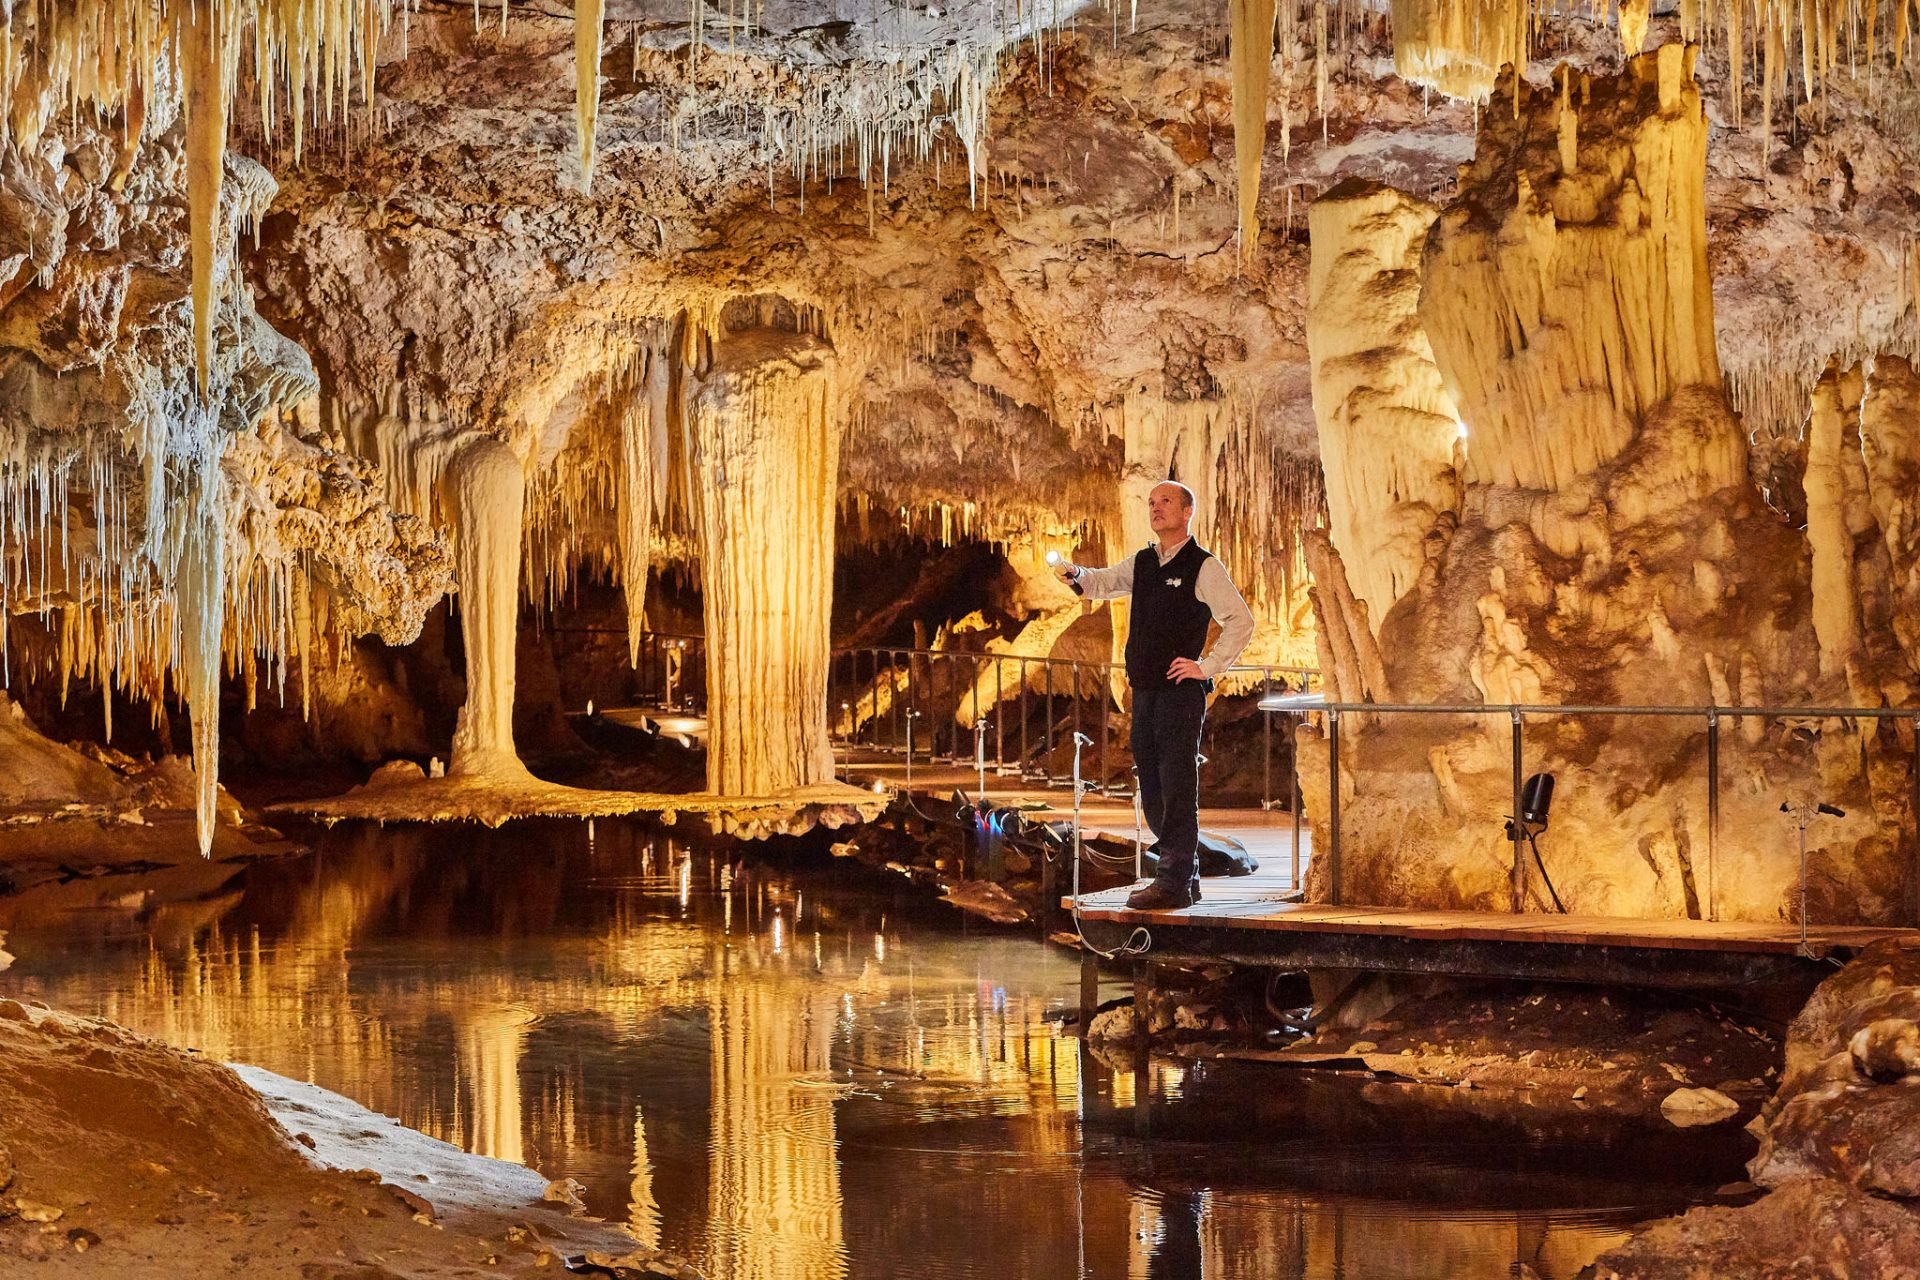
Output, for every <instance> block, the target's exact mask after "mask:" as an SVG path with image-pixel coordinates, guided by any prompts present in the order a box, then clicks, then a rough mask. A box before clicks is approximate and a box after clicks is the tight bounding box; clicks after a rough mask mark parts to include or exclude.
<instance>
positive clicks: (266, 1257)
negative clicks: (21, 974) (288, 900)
mask: <svg viewBox="0 0 1920 1280" xmlns="http://www.w3.org/2000/svg"><path fill="white" fill-rule="evenodd" d="M249 1082H252V1084H254V1085H258V1086H260V1088H261V1089H263V1090H264V1091H265V1092H266V1093H267V1095H268V1098H266V1099H263V1096H262V1092H259V1091H256V1089H255V1088H254V1087H250V1084H249ZM268 1099H271V1102H272V1110H271V1111H270V1110H269V1101H268ZM281 1121H285V1125H284V1126H283V1124H282V1123H281ZM290 1129H291V1130H292V1132H291V1133H290V1132H289V1130H290ZM329 1162H338V1163H340V1164H342V1165H344V1166H346V1167H347V1168H348V1169H351V1170H352V1171H351V1172H347V1171H342V1170H341V1169H337V1168H329V1167H325V1166H326V1164H327V1163H329ZM567 1192H568V1189H567V1188H564V1187H559V1188H553V1189H552V1190H551V1191H549V1189H548V1186H547V1184H546V1182H545V1181H544V1179H542V1178H541V1177H540V1175H538V1174H537V1173H534V1172H532V1171H530V1170H528V1169H525V1168H523V1167H520V1166H517V1165H509V1164H506V1163H504V1162H501V1161H496V1160H487V1159H484V1158H481V1157H477V1156H470V1155H466V1154H465V1153H463V1152H461V1151H459V1150H458V1149H457V1148H454V1147H450V1146H447V1145H446V1144H444V1143H438V1142H434V1141H433V1140H431V1139H428V1138H425V1137H423V1136H421V1135H419V1134H415V1133H411V1132H409V1131H406V1130H404V1129H401V1128H400V1127H399V1126H398V1125H397V1124H395V1123H394V1122H392V1121H390V1120H386V1119H385V1118H384V1117H378V1116H374V1115H373V1114H372V1113H369V1112H366V1111H364V1110H362V1109H361V1108H359V1107H356V1106H354V1105H353V1104H352V1103H350V1102H347V1101H346V1100H345V1099H343V1098H340V1097H338V1096H337V1095H334V1094H329V1093H327V1092H325V1091H324V1090H319V1089H314V1088H312V1087H310V1086H306V1085H301V1084H298V1083H296V1082H294V1081H290V1080H284V1079H282V1078H281V1077H277V1076H272V1075H270V1074H269V1073H265V1072H255V1071H251V1070H249V1071H247V1072H246V1073H245V1079H243V1078H242V1074H241V1073H236V1072H235V1071H234V1070H231V1069H229V1068H227V1067H225V1066H223V1065H221V1064H219V1063H216V1062H210V1061H206V1060H204V1059H202V1058H199V1057H197V1056H195V1055H193V1054H191V1053H185V1052H181V1051H179V1050H176V1049H172V1048H169V1047H167V1046H166V1045H163V1044H161V1043H160V1042H158V1041H156V1040H150V1039H148V1038H146V1037H144V1036H140V1035H137V1034H135V1033H133V1032H130V1031H127V1030H125V1029H124V1028H121V1027H118V1026H115V1025H114V1024H112V1023H109V1022H104V1021H100V1020H96V1019H91V1018H81V1017H75V1016H72V1015H69V1014H63V1013H56V1012H53V1011H50V1010H47V1009H45V1008H40V1007H32V1006H27V1005H22V1004H20V1003H19V1002H17V1001H13V1000H0V1272H8V1273H10V1272H11V1271H12V1269H14V1268H15V1267H18V1266H20V1265H23V1264H28V1263H31V1264H34V1266H35V1274H44V1275H51V1276H57V1275H99V1274H116V1275H193V1276H266V1275H272V1276H298V1277H302V1278H303V1280H336V1278H337V1280H346V1278H347V1277H353V1278H354V1280H389V1278H392V1280H402V1278H411V1277H419V1278H422V1280H426V1278H430V1277H443V1276H465V1275H479V1274H488V1275H525V1276H534V1275H556V1274H561V1273H562V1272H563V1270H564V1268H565V1266H566V1263H567V1260H568V1259H572V1258H582V1257H586V1258H591V1257H594V1256H596V1255H597V1256H598V1257H599V1258H600V1259H601V1260H603V1261H607V1262H611V1261H613V1260H614V1259H617V1258H620V1257H626V1258H627V1259H628V1262H629V1265H631V1266H634V1267H636V1268H637V1267H644V1266H646V1265H647V1264H648V1263H650V1262H656V1261H658V1262H660V1263H661V1264H662V1266H664V1267H665V1270H663V1271H660V1272H659V1273H660V1274H668V1275H675V1274H679V1275H692V1274H694V1273H693V1272H692V1271H691V1269H690V1268H685V1267H684V1265H683V1264H681V1263H679V1262H678V1261H677V1260H673V1259H665V1258H664V1257H663V1256H662V1255H656V1254H653V1253H651V1252H650V1251H638V1250H637V1249H636V1246H635V1245H634V1243H633V1241H632V1240H631V1239H629V1238H627V1237H626V1236H624V1235H623V1234H622V1233H621V1232H619V1231H618V1230H616V1229H614V1228H612V1227H609V1226H606V1225H605V1224H602V1223H600V1222H597V1221H594V1220H591V1219H586V1218H582V1217H578V1216H575V1215H574V1214H573V1213H572V1212H571V1210H570V1206H569V1204H568V1199H569V1196H568V1194H567ZM589 1273H590V1274H603V1275H606V1274H613V1273H612V1272H611V1271H607V1270H602V1271H599V1272H589Z"/></svg>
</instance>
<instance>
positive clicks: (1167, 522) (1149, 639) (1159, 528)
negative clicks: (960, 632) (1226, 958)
mask: <svg viewBox="0 0 1920 1280" xmlns="http://www.w3.org/2000/svg"><path fill="white" fill-rule="evenodd" d="M1147 517H1148V523H1149V524H1150V525H1151V526H1152V528H1153V532H1154V537H1155V538H1156V539H1157V542H1155V543H1154V544H1153V545H1150V546H1146V547H1143V548H1141V550H1140V554H1138V555H1136V556H1134V557H1133V558H1132V559H1130V560H1122V561H1121V562H1120V563H1119V564H1117V565H1114V566H1113V567H1112V568H1109V569H1086V568H1082V567H1081V566H1079V565H1072V564H1068V565H1062V566H1060V570H1059V573H1060V580H1061V581H1062V582H1065V583H1068V584H1069V585H1071V586H1072V587H1073V588H1074V590H1076V591H1078V592H1080V593H1081V594H1082V595H1085V596H1087V597H1089V598H1090V599H1094V600H1102V599H1107V598H1110V597H1113V596H1125V595H1131V596H1132V597H1133V622H1132V626H1131V628H1130V630H1129V631H1128V633H1127V682H1128V683H1129V684H1131V685H1132V686H1133V762H1134V765H1135V766H1136V767H1137V768H1138V769H1139V770H1140V803H1141V807H1142V808H1143V809H1144V810H1145V812H1146V819H1147V825H1148V826H1149V827H1151V828H1153V834H1154V835H1155V836H1156V837H1158V841H1157V843H1158V844H1159V846H1160V870H1159V873H1158V874H1157V875H1156V876H1154V879H1153V883H1152V884H1150V885H1147V886H1146V887H1145V888H1142V889H1136V890H1135V891H1134V892H1133V894H1132V895H1131V896H1129V897H1128V898H1127V905H1128V906H1129V907H1132V908H1134V909H1135V910H1140V911H1154V910H1159V911H1164V910H1167V909H1169V908H1174V907H1190V906H1192V905H1193V904H1194V903H1196V902H1198V901H1200V871H1199V863H1198V860H1197V858H1196V856H1195V849H1196V846H1197V845H1198V844H1199V841H1200V764H1199V755H1200V730H1201V727H1202V726H1203V725H1204V724H1205V723H1206V719H1207V693H1208V691H1209V690H1211V689H1212V688H1213V680H1214V677H1216V676H1218V675H1219V674H1220V673H1221V672H1223V671H1225V670H1226V669H1227V668H1228V667H1230V666H1232V665H1233V661H1234V659H1235V658H1238V657H1239V656H1240V651H1241V650H1242V649H1244V648H1246V647H1247V641H1248V639H1250V638H1251V637H1252V635H1253V615H1252V614H1251V613H1250V612H1248V610H1247V602H1246V601H1245V600H1242V599H1241V598H1240V593H1239V591H1237V590H1236V589H1235V588H1234V585H1233V580H1232V579H1231V578H1229V577H1227V571H1226V569H1224V568H1223V567H1221V564H1220V562H1219V561H1218V560H1216V559H1214V557H1213V555H1212V554H1211V553H1210V552H1208V551H1207V549H1206V548H1205V547H1202V546H1201V545H1200V544H1199V543H1197V542H1195V541H1194V540H1193V535H1192V534H1191V532H1190V531H1189V527H1190V526H1191V525H1192V523H1193V491H1192V490H1191V489H1189V488H1187V487H1186V486H1185V485H1183V484H1176V483H1175V482H1173V481H1171V480H1166V481H1162V482H1161V483H1159V484H1157V485H1155V486H1153V492H1152V493H1150V494H1148V495H1147ZM1210 621H1211V622H1218V623H1219V624H1220V640H1219V643H1217V644H1215V645H1214V646H1213V649H1212V651H1211V652H1209V653H1208V654H1207V655H1206V656H1205V657H1204V658H1203V657H1201V650H1202V649H1204V648H1206V644H1207V624H1208V623H1209V622H1210Z"/></svg>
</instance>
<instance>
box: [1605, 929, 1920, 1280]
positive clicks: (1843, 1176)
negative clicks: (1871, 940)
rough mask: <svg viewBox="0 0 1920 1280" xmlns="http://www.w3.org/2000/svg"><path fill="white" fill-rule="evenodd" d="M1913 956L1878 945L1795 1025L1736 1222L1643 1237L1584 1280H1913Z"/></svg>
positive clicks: (1709, 1217) (1916, 1125) (1918, 1211)
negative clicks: (1867, 1279) (1712, 1279)
mask: <svg viewBox="0 0 1920 1280" xmlns="http://www.w3.org/2000/svg"><path fill="white" fill-rule="evenodd" d="M1916 1019H1920V944H1916V943H1914V942H1911V941H1908V940H1899V941H1889V942H1882V943H1876V944H1875V945H1874V946H1872V947H1869V948H1867V949H1866V950H1865V951H1863V952H1861V953H1860V955H1859V956H1858V957H1857V958H1856V959H1854V961H1853V962H1852V963H1851V964H1849V965H1847V966H1846V968H1844V969H1842V970H1841V971H1840V972H1839V973H1837V974H1835V975H1834V976H1833V977H1831V978H1828V979H1827V980H1826V981H1825V982H1823V983H1822V984H1821V985H1820V987H1819V989H1818V990H1816V991H1815V992H1814V994H1813V997H1812V998H1811V999H1810V1000H1808V1002H1807V1005H1806V1007H1805V1008H1804V1009H1803V1010H1802V1011H1801V1013H1800V1015H1799V1017H1797V1018H1795V1019H1794V1022H1793V1026H1792V1028H1791V1030H1790V1031H1789V1033H1788V1038H1787V1060H1786V1070H1785V1072H1784V1074H1783V1075H1782V1077H1781V1081H1780V1088H1779V1089H1778V1091H1776V1092H1775V1094H1774V1096H1773V1098H1772V1100H1771V1101H1769V1102H1768V1104H1767V1107H1766V1110H1765V1111H1764V1112H1763V1113H1762V1116H1761V1121H1760V1124H1759V1131H1760V1151H1759V1154H1757V1155H1756V1156H1754V1158H1753V1160H1752V1161H1751V1162H1750V1163H1749V1165H1748V1168H1749V1170H1750V1171H1751V1174H1752V1177H1753V1180H1754V1181H1755V1182H1756V1183H1758V1184H1760V1185H1761V1186H1764V1187H1770V1188H1773V1189H1774V1190H1773V1191H1772V1192H1771V1193H1770V1194H1769V1195H1767V1196H1765V1197H1764V1198H1762V1199H1761V1200H1759V1201H1758V1202H1757V1203H1755V1204H1752V1205H1748V1206H1745V1207H1743V1208H1739V1209H1719V1208H1715V1209H1698V1210H1695V1211H1693V1212H1692V1213H1689V1214H1687V1215H1686V1216H1684V1217H1682V1218H1678V1219H1675V1220H1672V1221H1670V1222H1664V1223H1660V1224H1657V1225H1655V1226H1653V1227H1652V1228H1649V1229H1648V1230H1646V1231H1644V1232H1642V1233H1641V1234H1640V1235H1639V1236H1638V1237H1636V1238H1635V1240H1634V1241H1633V1242H1632V1243H1631V1244H1629V1245H1627V1246H1626V1247H1625V1248H1623V1249H1619V1250H1616V1251H1614V1252H1612V1253H1610V1254H1608V1255H1606V1256H1605V1257H1603V1258H1601V1259H1600V1260H1599V1261H1598V1262H1597V1263H1596V1264H1595V1274H1596V1275H1597V1276H1599V1277H1602V1280H1606V1278H1608V1277H1622V1278H1625V1277H1638V1276H1709V1275H1711V1276H1723V1275H1740V1276H1749V1275H1750V1276H1763V1277H1764V1276H1783V1277H1784V1276H1799V1275H1810V1274H1814V1275H1819V1274H1825V1275H1846V1276H1889V1277H1891V1276H1912V1275H1916V1274H1920V1260H1916V1259H1915V1257H1914V1254H1913V1250H1912V1239H1913V1233H1914V1231H1915V1230H1916V1229H1917V1228H1920V1138H1916V1135H1920V1089H1916V1088H1915V1085H1916V1084H1920V1023H1917V1022H1916Z"/></svg>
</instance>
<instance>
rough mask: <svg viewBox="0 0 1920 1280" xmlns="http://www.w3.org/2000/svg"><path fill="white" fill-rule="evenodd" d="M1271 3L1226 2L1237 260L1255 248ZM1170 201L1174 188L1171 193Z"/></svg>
mask: <svg viewBox="0 0 1920 1280" xmlns="http://www.w3.org/2000/svg"><path fill="white" fill-rule="evenodd" d="M1273 10H1274V0H1229V3H1228V12H1229V14H1230V17H1231V20H1232V24H1233V35H1232V48H1231V50H1230V51H1229V52H1230V56H1231V60H1232V64H1233V163H1234V172H1235V174H1236V176H1237V178H1238V181H1239V186H1238V191H1237V197H1236V199H1237V207H1238V209H1239V217H1240V224H1239V225H1240V244H1239V260H1240V261H1241V262H1246V261H1248V260H1249V259H1251V258H1252V257H1253V256H1254V255H1255V254H1256V253H1257V252H1258V250H1259V246H1260V159H1261V157H1262V156H1263V155H1265V154H1266V149H1267V81H1268V78H1269V75H1270V73H1271V71H1272V68H1273ZM1175 196H1176V199H1177V198H1178V188H1176V189H1175Z"/></svg>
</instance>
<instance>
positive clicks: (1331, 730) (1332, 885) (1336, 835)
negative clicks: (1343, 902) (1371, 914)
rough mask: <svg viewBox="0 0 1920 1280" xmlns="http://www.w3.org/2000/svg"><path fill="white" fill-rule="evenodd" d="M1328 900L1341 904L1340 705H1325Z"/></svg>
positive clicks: (1335, 904) (1334, 903)
mask: <svg viewBox="0 0 1920 1280" xmlns="http://www.w3.org/2000/svg"><path fill="white" fill-rule="evenodd" d="M1327 781H1328V782H1329V783H1330V784H1331V785H1330V787H1329V791H1330V793H1331V794H1330V796H1329V799H1328V800H1327V844H1328V848H1327V901H1329V902H1330V903H1332V904H1333V905H1334V906H1336V907H1337V906H1339V905H1340V708H1338V707H1328V708H1327Z"/></svg>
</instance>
